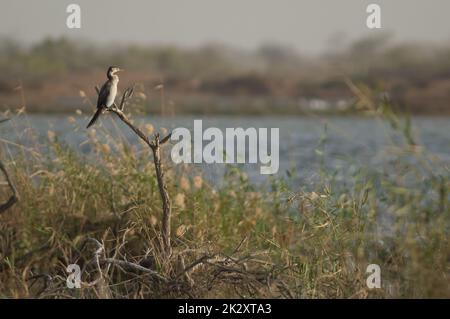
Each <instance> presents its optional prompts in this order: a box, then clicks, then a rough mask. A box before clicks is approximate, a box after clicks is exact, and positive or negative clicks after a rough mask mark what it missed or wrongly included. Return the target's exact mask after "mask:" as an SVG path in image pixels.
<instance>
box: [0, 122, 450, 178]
mask: <svg viewBox="0 0 450 319" xmlns="http://www.w3.org/2000/svg"><path fill="white" fill-rule="evenodd" d="M194 119H202V120H203V130H205V129H206V128H208V127H218V128H220V129H222V130H223V131H225V128H228V127H230V128H235V127H242V128H249V127H255V128H261V127H266V128H272V127H278V128H279V129H280V169H279V171H278V173H277V176H287V171H289V175H291V176H293V181H294V183H295V184H299V185H311V184H314V183H315V182H316V181H317V180H318V179H319V175H320V171H321V169H324V170H327V171H329V172H331V173H334V174H335V175H336V179H337V180H339V179H342V180H345V179H346V178H347V177H348V176H351V175H352V174H354V173H355V172H357V171H358V170H359V169H361V168H363V169H371V168H377V167H382V166H383V165H389V164H390V163H391V162H392V161H395V159H396V154H395V147H393V146H395V145H396V144H398V143H399V141H400V140H401V138H400V136H399V135H396V134H392V133H393V132H392V131H390V129H389V125H388V124H387V123H385V122H382V121H380V120H378V119H372V118H360V117H281V116H266V117H230V116H211V117H202V116H196V117H192V116H177V117H166V118H160V117H147V118H141V119H139V120H137V121H136V122H137V123H138V124H139V125H142V124H144V123H151V124H153V125H154V126H155V128H157V129H159V128H161V127H165V128H168V129H174V128H177V127H186V128H188V129H192V127H193V123H194ZM113 120H114V121H115V123H116V124H117V127H116V126H115V124H114V122H113ZM87 122H88V117H87V116H84V115H83V116H76V118H75V117H72V119H71V120H69V116H67V115H27V116H23V115H22V116H19V117H15V118H13V119H12V120H11V121H9V122H7V123H3V124H1V125H0V134H1V138H2V139H3V140H8V141H12V142H15V143H20V144H23V145H25V146H30V145H31V144H32V142H31V140H30V139H29V137H28V136H29V134H28V132H29V128H30V127H32V128H33V130H34V131H36V132H37V133H38V140H39V141H40V142H43V141H44V140H45V139H47V132H48V131H53V132H55V134H56V136H57V137H58V138H59V140H61V141H64V142H65V143H67V145H69V146H70V147H71V148H73V149H75V150H76V151H78V152H80V153H83V154H89V153H90V152H91V149H90V146H89V144H87V143H83V142H84V141H86V139H87V130H85V129H84V127H85V125H86V123H87ZM412 123H413V133H414V138H415V139H416V141H417V142H418V144H420V145H424V146H425V148H426V149H427V150H428V151H429V152H431V153H433V154H435V155H436V156H438V157H439V161H438V164H437V166H436V170H438V169H441V168H442V167H443V166H448V165H449V163H450V129H449V128H450V117H414V118H413V120H412ZM102 125H103V128H102V127H97V129H98V131H99V133H98V136H100V137H101V136H102V132H103V133H105V132H107V131H109V132H111V134H112V135H113V136H116V137H118V136H119V135H122V134H123V136H124V137H125V138H126V139H127V140H128V141H129V142H130V143H132V144H137V145H139V144H138V142H137V141H138V140H137V137H136V136H134V134H133V133H132V132H131V131H130V129H129V128H128V127H126V126H125V125H124V124H123V123H121V122H120V121H119V120H118V119H115V118H113V116H112V115H106V116H105V119H104V120H103V122H102ZM116 128H118V130H117V129H116ZM192 135H193V134H192ZM169 147H170V146H169ZM9 148H10V149H11V150H12V149H14V148H15V146H13V145H10V146H9ZM197 166H198V165H197ZM240 166H241V167H242V168H243V169H244V170H245V171H246V172H247V173H248V174H249V176H250V178H251V179H252V180H253V181H256V182H263V181H266V180H267V179H268V178H269V177H268V176H267V175H261V174H260V172H259V168H260V164H240ZM200 168H201V169H202V171H203V172H204V174H205V177H206V178H208V179H209V180H211V181H219V180H220V179H221V177H222V176H223V174H224V172H225V169H226V166H225V165H223V164H209V165H206V164H205V165H203V166H201V167H200Z"/></svg>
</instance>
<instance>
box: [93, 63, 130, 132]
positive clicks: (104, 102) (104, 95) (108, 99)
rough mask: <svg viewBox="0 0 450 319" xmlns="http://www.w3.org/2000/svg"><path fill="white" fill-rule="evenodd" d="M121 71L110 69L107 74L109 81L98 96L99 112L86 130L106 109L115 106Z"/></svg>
mask: <svg viewBox="0 0 450 319" xmlns="http://www.w3.org/2000/svg"><path fill="white" fill-rule="evenodd" d="M120 71H123V70H122V69H120V68H118V67H116V66H110V67H109V69H108V72H107V73H106V75H107V77H108V80H107V81H106V82H105V84H103V86H102V88H101V89H100V93H99V94H98V99H97V111H96V112H95V114H94V116H93V117H92V119H91V121H90V122H89V124H88V125H87V127H86V128H89V127H91V126H92V125H93V124H94V123H95V122H96V121H97V120H98V117H99V116H100V115H101V114H102V113H103V112H104V111H105V109H107V108H110V107H111V106H112V105H113V104H114V100H115V99H116V95H117V84H118V83H119V77H118V76H117V75H116V73H117V72H120Z"/></svg>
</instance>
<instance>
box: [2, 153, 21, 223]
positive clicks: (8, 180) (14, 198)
mask: <svg viewBox="0 0 450 319" xmlns="http://www.w3.org/2000/svg"><path fill="white" fill-rule="evenodd" d="M0 170H1V171H2V173H3V175H4V176H5V179H6V183H7V184H8V186H9V188H10V189H11V192H12V195H11V196H10V197H9V199H8V200H7V201H6V202H5V203H3V204H1V205H0V214H1V213H4V212H5V211H7V210H8V209H9V208H11V207H12V206H13V205H14V204H15V203H17V201H18V200H19V193H18V192H17V189H16V187H15V186H14V183H13V182H12V180H11V178H10V176H9V174H8V171H7V170H6V167H5V165H4V164H3V162H2V161H0Z"/></svg>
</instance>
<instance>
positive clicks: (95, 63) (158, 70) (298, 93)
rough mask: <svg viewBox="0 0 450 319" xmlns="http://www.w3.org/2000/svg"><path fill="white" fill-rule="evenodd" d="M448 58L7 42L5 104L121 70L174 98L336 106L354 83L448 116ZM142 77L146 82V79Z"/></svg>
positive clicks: (423, 52) (391, 49)
mask: <svg viewBox="0 0 450 319" xmlns="http://www.w3.org/2000/svg"><path fill="white" fill-rule="evenodd" d="M449 57H450V45H447V44H445V45H441V46H439V45H433V46H431V45H425V44H414V43H397V42H395V41H393V40H392V39H391V36H390V35H388V34H381V35H379V36H376V37H370V38H362V39H359V40H357V41H354V42H353V43H351V44H349V45H348V46H346V47H345V48H341V49H336V50H334V49H330V50H329V51H328V52H325V53H323V54H319V55H316V56H308V55H304V54H302V53H301V52H298V51H296V50H295V49H293V48H290V47H287V46H281V45H273V44H268V45H264V46H262V47H260V48H259V49H257V50H254V51H244V50H239V49H235V48H230V47H226V46H221V45H209V46H204V47H199V48H194V49H188V48H179V47H174V46H148V47H146V46H138V45H130V46H117V47H115V46H112V45H111V46H96V45H93V44H92V43H89V42H83V41H81V42H75V41H71V40H68V39H66V38H58V39H51V38H49V39H45V40H43V41H41V42H39V43H36V44H34V45H32V46H28V47H25V46H23V45H21V44H20V43H18V42H16V41H14V40H12V39H1V40H0V69H1V70H2V72H1V73H0V104H1V107H3V108H5V105H8V106H11V105H10V104H11V103H13V102H12V100H11V99H8V96H12V95H13V94H14V88H16V87H17V86H18V83H20V84H21V85H24V86H26V87H28V93H29V94H32V95H33V94H35V93H36V92H37V91H39V90H44V88H47V87H48V85H47V86H46V85H44V83H47V82H48V83H51V82H52V81H54V80H55V79H58V81H59V79H61V78H64V79H67V78H70V77H74V76H77V77H79V78H84V79H88V78H89V75H90V74H92V72H100V71H101V70H104V69H105V67H106V66H108V65H120V66H121V67H123V68H125V69H126V70H127V71H128V74H133V73H135V74H138V73H139V74H141V78H142V76H143V75H142V74H147V75H148V80H149V81H151V79H160V80H159V81H164V83H165V85H166V86H167V87H169V88H170V89H171V90H172V91H173V92H174V93H179V94H184V95H186V96H190V95H195V96H198V95H208V96H211V95H213V96H215V95H217V96H221V97H230V96H240V97H242V96H245V97H249V96H250V97H252V96H254V97H258V98H269V97H276V98H278V99H280V98H290V99H293V101H297V100H300V99H306V100H316V99H319V100H324V101H329V100H334V101H337V100H346V99H347V98H348V97H349V96H351V95H352V94H351V93H350V92H349V90H348V88H347V86H346V84H345V79H346V78H348V79H351V80H352V81H356V82H360V83H364V84H367V85H369V86H371V87H372V88H376V89H379V90H382V91H386V92H389V94H390V96H391V97H392V98H393V101H394V104H395V105H397V107H399V108H404V109H408V110H410V111H413V112H441V111H447V112H448V111H450V103H448V102H449V101H450V59H449ZM144 78H145V79H147V78H146V76H145V75H144ZM84 82H86V81H85V80H83V81H81V80H80V83H84ZM75 87H76V88H79V86H77V85H75V86H74V89H75ZM33 90H34V91H36V92H33ZM55 92H56V93H55ZM55 92H54V94H53V96H54V95H55V94H56V95H58V96H59V98H60V100H61V98H62V99H64V98H65V97H70V92H69V93H68V92H66V91H61V92H59V91H58V90H57V89H55ZM77 92H78V91H76V90H74V93H75V94H77ZM41 93H43V92H41ZM45 96H46V94H39V98H41V99H43V100H36V99H37V98H38V97H37V94H36V99H35V100H34V101H36V102H35V104H39V103H46V104H48V105H50V104H52V103H53V102H54V101H53V102H49V101H45ZM266 102H267V100H266ZM267 103H268V104H270V101H269V102H267ZM295 103H296V102H295ZM31 105H32V106H33V103H31ZM277 107H278V106H277ZM294 109H295V108H294ZM294 112H295V110H294Z"/></svg>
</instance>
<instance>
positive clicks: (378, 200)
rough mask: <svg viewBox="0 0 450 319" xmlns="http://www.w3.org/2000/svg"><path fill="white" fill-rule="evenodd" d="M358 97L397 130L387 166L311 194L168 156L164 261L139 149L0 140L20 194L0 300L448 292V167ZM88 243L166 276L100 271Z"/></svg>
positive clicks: (5, 222)
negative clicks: (206, 171)
mask: <svg viewBox="0 0 450 319" xmlns="http://www.w3.org/2000/svg"><path fill="white" fill-rule="evenodd" d="M354 89H355V90H357V91H358V90H359V89H358V88H357V87H354ZM358 92H359V93H361V92H362V90H361V91H358ZM361 101H362V102H361V103H360V105H359V106H360V107H361V108H363V109H365V111H369V112H372V114H374V115H377V116H380V117H382V118H383V119H387V120H388V121H386V123H390V124H391V125H392V126H393V127H394V128H396V129H397V130H398V131H399V132H402V133H403V136H404V137H405V138H404V142H403V143H402V144H398V145H396V146H395V153H396V154H397V160H396V164H395V166H394V167H392V168H384V169H379V170H378V171H376V173H374V172H373V171H371V172H370V173H369V171H367V172H366V171H364V169H361V170H360V171H359V172H358V173H357V174H355V175H354V176H348V178H349V181H350V182H349V183H348V184H347V185H349V186H346V187H345V188H344V187H337V186H336V185H335V182H334V181H333V178H332V176H331V174H328V173H327V172H322V183H321V184H320V185H318V186H317V188H316V189H315V190H314V191H305V190H303V189H304V188H303V187H293V186H289V185H290V183H289V180H288V179H287V178H274V179H272V180H271V182H270V183H271V184H270V185H266V186H269V187H261V186H257V185H254V184H252V183H251V182H249V181H248V178H247V177H246V176H245V174H244V173H242V172H241V171H239V170H238V169H236V168H233V167H229V169H228V170H227V174H226V175H225V180H224V182H223V183H222V184H221V186H220V187H219V186H213V185H210V184H208V183H207V182H206V181H205V180H203V178H202V176H201V172H198V171H195V170H193V169H192V168H190V167H171V164H170V161H168V160H166V161H165V163H166V166H165V169H166V176H165V178H166V181H167V183H168V191H169V194H170V196H171V200H172V206H173V218H172V229H173V241H172V242H173V254H172V256H171V257H170V258H169V259H166V258H164V257H163V256H162V253H161V249H160V230H159V229H160V221H161V201H160V197H159V193H158V187H157V182H156V177H155V172H154V168H153V164H152V162H151V157H150V154H149V152H147V151H146V150H145V148H139V147H131V146H129V145H128V143H126V142H124V141H122V140H112V139H111V138H110V136H109V135H108V132H105V131H99V132H98V133H97V134H103V135H104V136H103V138H102V139H99V138H97V136H96V134H93V133H91V134H90V136H89V139H88V140H87V141H86V143H89V144H90V145H91V146H92V148H93V149H94V151H95V162H93V161H92V160H87V159H86V158H84V157H82V156H81V155H79V154H77V153H75V152H74V151H73V150H70V149H69V148H68V147H66V146H64V144H63V143H60V142H59V141H58V140H57V139H55V138H54V136H53V134H51V133H50V134H49V140H48V142H47V143H46V144H45V145H43V146H42V145H41V146H38V145H36V146H35V147H34V148H33V149H32V150H24V149H20V151H19V152H16V153H15V155H14V156H11V155H10V154H11V153H10V152H7V151H9V150H10V148H12V147H13V146H8V145H7V144H4V143H3V145H2V152H1V154H2V158H3V159H4V161H5V162H6V163H7V166H8V168H9V170H10V173H11V175H12V176H13V179H14V181H15V183H16V186H17V188H18V191H19V193H20V197H21V198H20V201H19V203H18V204H17V205H16V206H14V207H13V208H12V209H10V210H9V211H7V212H5V213H3V214H2V215H0V297H2V298H5V297H6V298H17V297H38V298H72V297H77V298H110V297H113V298H166V297H178V298H186V297H198V298H205V297H212V298H215V297H250V298H252V297H263V298H264V297H275V298H413V297H419V298H432V297H438V298H449V297H450V285H449V284H448V283H449V275H450V266H449V261H450V242H449V231H450V205H449V197H450V196H449V189H450V174H449V169H448V167H445V166H444V165H443V164H439V162H438V161H437V160H436V159H435V157H434V156H433V154H430V153H429V152H428V151H426V149H425V148H424V147H421V146H419V145H416V144H415V143H414V141H413V138H412V134H411V128H410V125H409V124H408V121H406V122H405V121H403V120H402V119H401V118H398V117H396V116H395V114H393V113H390V112H388V111H387V110H388V108H387V107H386V105H385V104H383V103H381V104H378V103H375V104H374V103H372V104H370V103H365V102H364V99H361ZM366 102H367V101H366ZM104 138H106V139H109V140H108V141H109V144H108V145H109V146H106V145H105V144H104V142H100V140H104ZM111 145H112V146H113V147H112V149H111ZM44 146H45V147H44ZM168 152H169V151H168V149H167V148H166V149H165V155H166V156H167V153H168ZM412 159H413V160H414V165H411V160H412ZM7 192H8V191H7V189H6V188H4V187H2V188H1V193H0V194H1V198H2V199H3V198H6V197H7V196H8V193H7ZM385 219H387V220H389V222H388V223H383V222H382V220H385ZM87 238H95V239H97V240H98V241H99V242H101V243H102V245H103V246H104V251H103V252H101V255H102V256H101V257H109V258H115V259H116V260H126V261H129V262H132V263H135V264H140V265H142V266H144V267H146V268H148V269H152V270H154V271H156V272H157V273H158V274H160V275H161V276H163V277H164V278H166V279H167V281H164V280H160V279H156V278H155V277H154V276H151V275H149V274H146V273H143V272H135V271H133V270H132V269H129V268H127V267H125V268H124V267H120V266H118V265H115V264H113V265H112V264H106V263H101V264H100V265H99V267H97V265H96V264H95V263H92V262H90V261H91V260H92V258H93V256H94V252H95V250H96V249H97V248H98V247H96V246H95V245H94V244H93V243H92V241H89V242H87ZM199 260H201V261H202V262H199V264H198V265H197V266H195V267H192V269H190V271H189V272H187V273H188V274H187V275H186V272H184V270H185V269H186V268H187V267H188V266H189V265H192V264H193V263H195V262H198V261H199ZM71 263H77V264H79V265H80V266H81V267H82V268H83V266H85V267H86V268H85V271H84V272H83V275H82V280H83V282H84V284H83V286H82V288H81V289H68V288H67V287H66V281H65V280H66V277H67V275H68V274H67V273H66V270H65V268H66V267H67V265H68V264H71ZM369 264H378V265H380V267H381V279H382V287H381V289H368V288H367V286H366V278H367V276H368V274H366V268H367V266H368V265H369ZM98 268H100V270H99V269H98ZM100 273H101V274H102V276H101V278H100V279H99V280H97V281H96V282H95V283H93V284H92V285H90V286H89V285H88V284H87V283H89V282H93V281H95V280H96V279H97V278H99V275H100Z"/></svg>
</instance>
